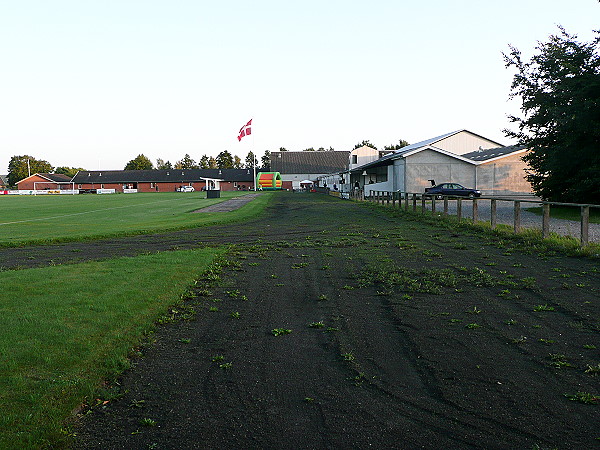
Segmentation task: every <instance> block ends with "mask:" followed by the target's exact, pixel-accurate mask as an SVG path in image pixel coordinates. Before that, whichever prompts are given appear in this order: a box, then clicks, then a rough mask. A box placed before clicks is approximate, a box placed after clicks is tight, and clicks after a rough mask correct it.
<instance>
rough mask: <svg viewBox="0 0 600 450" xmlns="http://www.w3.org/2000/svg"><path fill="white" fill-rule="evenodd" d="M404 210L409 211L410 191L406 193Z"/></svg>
mask: <svg viewBox="0 0 600 450" xmlns="http://www.w3.org/2000/svg"><path fill="white" fill-rule="evenodd" d="M404 211H408V192H405V193H404Z"/></svg>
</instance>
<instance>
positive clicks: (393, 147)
mask: <svg viewBox="0 0 600 450" xmlns="http://www.w3.org/2000/svg"><path fill="white" fill-rule="evenodd" d="M407 145H408V141H405V140H404V139H399V140H398V143H397V144H391V145H386V146H384V147H383V149H384V150H400V149H401V148H402V147H406V146H407Z"/></svg>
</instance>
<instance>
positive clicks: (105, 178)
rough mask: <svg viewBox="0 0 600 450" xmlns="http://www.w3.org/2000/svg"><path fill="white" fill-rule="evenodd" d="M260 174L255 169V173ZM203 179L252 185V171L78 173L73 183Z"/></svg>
mask: <svg viewBox="0 0 600 450" xmlns="http://www.w3.org/2000/svg"><path fill="white" fill-rule="evenodd" d="M258 172H260V169H259V168H256V173H258ZM205 178H213V179H221V180H224V181H239V182H249V183H252V182H253V180H254V173H253V171H252V169H168V170H96V171H84V170H82V171H80V172H77V174H76V175H75V176H74V177H73V180H72V181H73V182H74V183H77V184H84V183H187V182H190V181H199V180H201V179H205Z"/></svg>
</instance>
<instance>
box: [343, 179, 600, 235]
mask: <svg viewBox="0 0 600 450" xmlns="http://www.w3.org/2000/svg"><path fill="white" fill-rule="evenodd" d="M349 197H350V198H351V199H354V200H360V201H371V202H374V203H378V204H382V205H388V206H391V207H397V208H404V210H406V211H408V210H412V211H414V212H416V211H417V210H418V208H417V204H419V203H420V206H421V208H420V211H421V213H422V214H425V213H426V212H427V211H429V212H431V213H436V212H437V211H438V202H439V203H441V205H440V206H441V208H442V209H441V211H442V213H443V215H448V214H449V212H448V210H449V208H448V205H449V202H450V201H455V202H456V217H457V219H458V220H459V221H460V220H462V219H463V217H462V216H463V208H464V204H463V203H464V202H470V203H471V208H472V218H471V219H472V221H473V223H475V222H478V221H479V204H480V202H484V201H489V202H490V226H491V227H492V229H493V228H496V226H497V223H498V222H497V212H496V209H497V204H498V202H499V201H502V202H512V203H513V204H514V205H513V211H514V212H513V229H514V232H515V233H519V232H520V231H521V229H522V227H521V204H522V203H535V204H538V205H541V206H542V210H543V213H542V217H541V221H542V224H541V225H542V237H543V238H548V237H549V236H550V207H551V206H571V207H578V208H580V211H581V214H580V224H581V228H580V230H581V233H580V242H581V245H582V246H583V245H587V244H588V242H589V229H590V208H599V209H600V205H590V204H580V203H559V202H545V201H541V200H529V199H512V198H501V197H479V198H468V197H454V196H441V198H440V196H438V195H429V194H423V193H411V192H387V191H371V195H370V196H369V197H366V198H365V196H364V192H363V191H362V190H355V191H353V192H351V193H350V194H349ZM428 208H429V209H428Z"/></svg>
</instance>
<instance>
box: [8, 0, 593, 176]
mask: <svg viewBox="0 0 600 450" xmlns="http://www.w3.org/2000/svg"><path fill="white" fill-rule="evenodd" d="M599 19H600V4H599V3H598V1H597V0H572V1H568V2H567V1H564V0H563V1H557V0H545V1H543V0H518V1H517V0H505V1H502V2H486V1H481V0H462V1H461V0H456V1H448V0H446V1H442V0H429V1H426V2H425V1H423V2H416V1H411V2H406V1H402V0H371V1H369V2H362V1H361V2H359V1H355V2H352V1H350V2H349V1H347V0H345V1H341V0H318V1H317V0H304V1H302V2H294V3H288V2H282V1H275V0H255V1H253V2H249V1H239V0H223V1H206V0H169V1H166V0H94V1H91V0H18V1H16V0H12V1H11V0H0V89H1V90H0V173H7V170H8V161H9V159H10V157H11V156H13V155H23V154H30V155H32V156H34V157H36V158H38V159H45V160H47V161H49V162H50V163H51V164H53V165H54V166H63V165H66V166H75V167H83V168H86V169H88V170H97V169H103V170H108V169H122V168H123V167H124V166H125V164H126V163H127V162H128V161H129V160H131V159H133V158H134V157H135V156H137V155H138V154H140V153H143V154H145V155H146V156H148V157H149V158H150V159H151V160H152V161H153V162H155V160H156V159H157V158H162V159H165V160H170V161H171V162H173V163H174V162H175V161H177V160H179V159H181V158H182V157H183V156H184V155H185V154H186V153H189V154H190V156H191V157H192V158H193V159H195V160H196V161H197V160H199V159H200V156H202V155H203V154H208V155H212V156H216V155H217V154H218V153H219V152H221V151H222V150H229V151H230V152H231V153H233V154H237V155H238V156H240V157H241V158H242V160H244V158H245V156H246V154H247V152H248V150H250V149H252V148H253V149H254V150H255V152H256V153H257V154H258V155H259V156H261V155H262V154H263V152H264V150H266V149H269V150H278V149H279V147H282V146H283V147H286V148H287V149H288V150H303V149H305V148H307V147H315V148H317V147H325V148H329V147H330V146H332V147H333V148H335V149H336V150H350V149H352V148H353V147H354V144H356V143H357V142H360V141H362V140H363V139H369V140H370V141H371V142H372V143H374V144H375V145H377V146H378V147H383V146H384V145H387V144H392V143H397V141H398V139H405V140H407V141H409V142H416V141H420V140H423V139H427V138H429V137H433V136H437V135H439V134H443V133H446V132H449V131H454V130H458V129H463V128H466V129H468V130H470V131H473V132H475V133H478V134H481V135H483V136H485V137H489V138H491V139H494V140H497V141H500V142H502V143H506V144H508V143H510V142H509V141H507V139H505V138H504V136H503V134H502V129H503V128H505V127H507V126H508V125H509V124H508V122H507V120H506V116H507V114H514V113H517V112H518V107H519V104H518V102H517V103H515V102H514V101H510V102H509V101H508V95H509V92H510V82H511V79H512V73H511V72H510V71H509V70H508V69H505V68H504V63H503V59H502V52H506V51H507V50H508V44H512V45H515V46H516V47H518V48H519V49H520V50H521V51H522V52H523V54H524V56H525V57H529V56H531V55H532V54H533V51H534V47H535V45H536V42H537V41H545V40H546V39H547V37H548V36H549V35H550V34H553V33H555V32H556V31H557V28H556V25H557V24H561V25H563V26H564V27H565V28H566V29H567V31H569V32H570V33H575V34H578V35H579V37H580V39H581V40H584V41H589V40H590V39H591V38H592V35H593V33H592V30H593V29H594V28H596V29H597V28H600V20H599ZM250 118H252V119H253V120H254V128H253V132H254V134H253V139H254V140H253V141H252V140H250V139H244V140H242V142H241V143H239V142H238V141H237V138H236V136H237V132H238V130H239V128H240V127H241V126H242V125H243V124H245V123H246V121H248V120H249V119H250Z"/></svg>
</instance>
